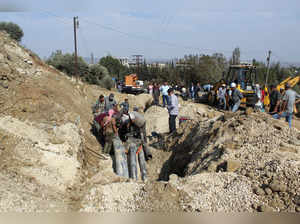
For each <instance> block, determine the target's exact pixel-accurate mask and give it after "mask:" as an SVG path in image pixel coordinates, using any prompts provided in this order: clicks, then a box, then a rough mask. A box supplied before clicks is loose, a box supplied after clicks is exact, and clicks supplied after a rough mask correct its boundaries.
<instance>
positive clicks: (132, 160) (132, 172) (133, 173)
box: [129, 143, 138, 180]
mask: <svg viewBox="0 0 300 224" xmlns="http://www.w3.org/2000/svg"><path fill="white" fill-rule="evenodd" d="M136 151H137V146H136V144H134V143H131V144H130V146H129V164H130V167H129V168H130V169H129V177H130V178H131V179H134V180H137V179H138V175H137V166H136V165H137V164H136Z"/></svg>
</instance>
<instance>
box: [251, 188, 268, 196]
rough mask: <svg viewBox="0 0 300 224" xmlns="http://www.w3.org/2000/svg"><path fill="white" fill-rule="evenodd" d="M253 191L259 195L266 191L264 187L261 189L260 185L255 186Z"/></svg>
mask: <svg viewBox="0 0 300 224" xmlns="http://www.w3.org/2000/svg"><path fill="white" fill-rule="evenodd" d="M253 191H254V193H255V194H257V195H265V191H264V190H263V189H261V188H260V187H255V188H253Z"/></svg>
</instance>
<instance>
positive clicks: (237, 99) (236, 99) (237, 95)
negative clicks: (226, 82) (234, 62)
mask: <svg viewBox="0 0 300 224" xmlns="http://www.w3.org/2000/svg"><path fill="white" fill-rule="evenodd" d="M230 87H231V90H232V93H231V99H232V103H233V107H232V109H231V111H232V112H236V111H237V110H238V109H239V107H240V104H241V99H242V98H243V94H242V93H241V92H240V91H239V90H238V89H237V88H236V84H235V83H234V82H233V83H231V85H230Z"/></svg>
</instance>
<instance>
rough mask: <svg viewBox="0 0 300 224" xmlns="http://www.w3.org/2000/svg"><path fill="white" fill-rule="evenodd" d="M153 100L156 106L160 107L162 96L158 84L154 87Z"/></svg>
mask: <svg viewBox="0 0 300 224" xmlns="http://www.w3.org/2000/svg"><path fill="white" fill-rule="evenodd" d="M152 94H153V100H154V104H155V105H157V106H158V105H159V96H160V90H159V85H158V84H157V83H154V86H153V92H152Z"/></svg>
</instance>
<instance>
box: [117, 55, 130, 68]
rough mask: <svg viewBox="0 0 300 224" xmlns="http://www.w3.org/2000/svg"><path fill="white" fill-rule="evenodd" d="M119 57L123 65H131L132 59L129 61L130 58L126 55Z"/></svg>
mask: <svg viewBox="0 0 300 224" xmlns="http://www.w3.org/2000/svg"><path fill="white" fill-rule="evenodd" d="M118 59H119V61H120V63H121V64H122V65H123V66H126V67H128V68H129V67H130V64H129V63H130V61H129V58H126V57H124V58H118Z"/></svg>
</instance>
